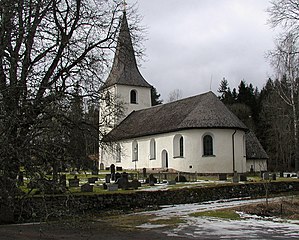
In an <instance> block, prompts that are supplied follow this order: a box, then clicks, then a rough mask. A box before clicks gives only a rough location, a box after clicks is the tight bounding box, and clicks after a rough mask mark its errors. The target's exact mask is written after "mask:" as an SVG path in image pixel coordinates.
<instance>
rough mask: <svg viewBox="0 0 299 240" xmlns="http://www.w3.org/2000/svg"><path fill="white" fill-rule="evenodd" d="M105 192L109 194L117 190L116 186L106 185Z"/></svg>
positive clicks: (113, 184)
mask: <svg viewBox="0 0 299 240" xmlns="http://www.w3.org/2000/svg"><path fill="white" fill-rule="evenodd" d="M107 190H108V191H109V192H113V191H117V190H118V184H116V183H110V184H107Z"/></svg>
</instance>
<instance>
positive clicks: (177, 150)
mask: <svg viewBox="0 0 299 240" xmlns="http://www.w3.org/2000/svg"><path fill="white" fill-rule="evenodd" d="M173 157H175V158H178V157H184V137H183V136H182V135H180V134H177V135H175V136H174V138H173Z"/></svg>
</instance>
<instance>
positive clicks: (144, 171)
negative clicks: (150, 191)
mask: <svg viewBox="0 0 299 240" xmlns="http://www.w3.org/2000/svg"><path fill="white" fill-rule="evenodd" d="M142 175H143V178H146V168H143V169H142Z"/></svg>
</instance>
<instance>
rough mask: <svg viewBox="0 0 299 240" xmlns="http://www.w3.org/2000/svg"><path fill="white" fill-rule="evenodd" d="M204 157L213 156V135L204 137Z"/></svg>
mask: <svg viewBox="0 0 299 240" xmlns="http://www.w3.org/2000/svg"><path fill="white" fill-rule="evenodd" d="M203 155H204V156H211V155H213V138H212V136H211V135H205V136H204V137H203Z"/></svg>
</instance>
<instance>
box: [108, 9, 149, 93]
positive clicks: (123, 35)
mask: <svg viewBox="0 0 299 240" xmlns="http://www.w3.org/2000/svg"><path fill="white" fill-rule="evenodd" d="M114 84H120V85H130V86H139V87H149V88H150V87H151V85H150V84H149V83H148V82H147V81H146V80H145V79H144V78H143V77H142V75H141V73H140V72H139V70H138V67H137V63H136V58H135V54H134V49H133V44H132V39H131V36H130V30H129V26H128V21H127V17H126V12H125V11H124V13H123V17H122V22H121V27H120V32H119V36H118V41H117V45H116V52H115V56H114V61H113V65H112V68H111V71H110V74H109V76H108V78H107V80H106V82H105V84H104V88H106V87H110V86H112V85H114Z"/></svg>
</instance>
